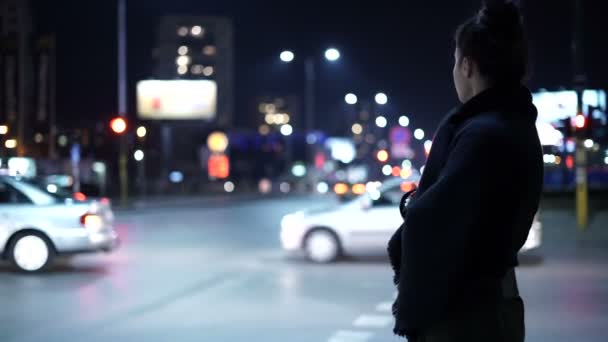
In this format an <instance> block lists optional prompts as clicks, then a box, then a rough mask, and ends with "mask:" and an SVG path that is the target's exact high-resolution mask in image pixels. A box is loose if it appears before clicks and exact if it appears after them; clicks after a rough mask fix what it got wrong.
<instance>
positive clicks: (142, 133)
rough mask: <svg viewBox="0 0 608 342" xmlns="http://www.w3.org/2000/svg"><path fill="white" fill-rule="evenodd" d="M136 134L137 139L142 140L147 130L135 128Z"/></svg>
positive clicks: (142, 127) (141, 127)
mask: <svg viewBox="0 0 608 342" xmlns="http://www.w3.org/2000/svg"><path fill="white" fill-rule="evenodd" d="M136 133H137V137H138V138H143V137H145V136H146V134H147V133H148V130H147V129H146V127H144V126H139V127H137V131H136Z"/></svg>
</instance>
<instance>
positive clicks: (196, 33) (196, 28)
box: [190, 25, 205, 37]
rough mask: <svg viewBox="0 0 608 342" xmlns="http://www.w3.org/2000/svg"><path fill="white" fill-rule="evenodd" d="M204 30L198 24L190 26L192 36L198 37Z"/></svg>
mask: <svg viewBox="0 0 608 342" xmlns="http://www.w3.org/2000/svg"><path fill="white" fill-rule="evenodd" d="M204 32H205V30H203V28H202V27H200V26H199V25H196V26H192V30H190V33H192V35H193V36H194V37H200V36H202V35H203V34H204Z"/></svg>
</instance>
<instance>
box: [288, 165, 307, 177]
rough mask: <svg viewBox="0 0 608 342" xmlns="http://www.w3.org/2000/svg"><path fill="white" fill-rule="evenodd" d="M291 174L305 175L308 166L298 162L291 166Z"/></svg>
mask: <svg viewBox="0 0 608 342" xmlns="http://www.w3.org/2000/svg"><path fill="white" fill-rule="evenodd" d="M291 174H293V175H294V176H296V177H304V176H305V175H306V166H304V164H302V163H296V164H294V165H293V167H292V168H291Z"/></svg>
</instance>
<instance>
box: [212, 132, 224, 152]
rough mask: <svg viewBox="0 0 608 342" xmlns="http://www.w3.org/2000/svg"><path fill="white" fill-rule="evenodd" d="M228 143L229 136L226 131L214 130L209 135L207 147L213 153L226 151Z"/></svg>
mask: <svg viewBox="0 0 608 342" xmlns="http://www.w3.org/2000/svg"><path fill="white" fill-rule="evenodd" d="M228 143H229V142H228V136H227V135H226V133H224V132H213V133H211V134H209V136H208V137H207V147H208V148H209V151H211V152H213V153H224V152H225V151H226V149H227V148H228Z"/></svg>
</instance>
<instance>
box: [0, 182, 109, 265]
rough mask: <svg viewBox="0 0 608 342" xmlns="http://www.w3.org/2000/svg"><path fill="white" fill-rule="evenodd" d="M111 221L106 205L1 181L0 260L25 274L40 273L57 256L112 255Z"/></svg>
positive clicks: (33, 186)
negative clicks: (6, 261) (79, 254)
mask: <svg viewBox="0 0 608 342" xmlns="http://www.w3.org/2000/svg"><path fill="white" fill-rule="evenodd" d="M113 221H114V215H113V212H112V209H111V207H110V204H109V202H107V201H95V200H88V201H87V200H84V201H79V200H77V199H73V198H69V197H68V198H66V197H64V196H60V195H54V194H52V193H49V192H47V191H45V190H44V189H42V188H40V187H38V186H36V185H34V184H32V183H29V182H26V181H24V180H20V179H18V178H12V177H5V176H0V257H2V259H4V260H8V261H10V262H11V264H12V265H13V266H15V267H16V268H17V269H19V270H21V271H24V272H37V271H42V270H44V269H45V268H47V267H48V266H49V265H51V263H52V261H53V258H54V257H55V256H56V255H61V254H75V253H84V252H97V251H105V252H109V251H111V250H113V249H114V248H116V246H117V245H118V236H117V234H116V232H115V231H114V228H113Z"/></svg>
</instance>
